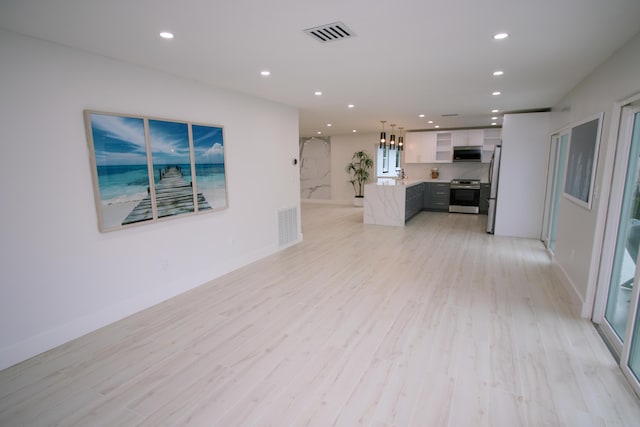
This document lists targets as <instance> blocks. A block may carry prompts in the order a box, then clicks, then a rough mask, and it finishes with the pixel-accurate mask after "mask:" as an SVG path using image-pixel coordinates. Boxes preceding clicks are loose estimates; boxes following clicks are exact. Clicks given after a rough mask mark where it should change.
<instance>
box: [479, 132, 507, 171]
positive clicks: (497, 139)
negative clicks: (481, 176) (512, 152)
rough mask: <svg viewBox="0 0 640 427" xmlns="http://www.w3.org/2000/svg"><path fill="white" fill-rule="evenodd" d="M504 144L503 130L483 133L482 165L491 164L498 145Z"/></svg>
mask: <svg viewBox="0 0 640 427" xmlns="http://www.w3.org/2000/svg"><path fill="white" fill-rule="evenodd" d="M501 142H502V129H484V130H483V132H482V163H489V162H490V161H491V155H492V154H493V151H494V150H495V148H496V145H498V144H500V143H501Z"/></svg>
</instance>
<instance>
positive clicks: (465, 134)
mask: <svg viewBox="0 0 640 427" xmlns="http://www.w3.org/2000/svg"><path fill="white" fill-rule="evenodd" d="M452 133H453V135H452V139H453V146H454V147H464V146H479V145H482V141H483V136H484V135H483V131H482V129H469V130H456V131H453V132H452Z"/></svg>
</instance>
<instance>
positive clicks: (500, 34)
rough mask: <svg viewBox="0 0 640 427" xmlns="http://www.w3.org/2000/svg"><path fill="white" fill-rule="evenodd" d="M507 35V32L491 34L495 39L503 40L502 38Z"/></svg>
mask: <svg viewBox="0 0 640 427" xmlns="http://www.w3.org/2000/svg"><path fill="white" fill-rule="evenodd" d="M507 37H509V34H507V33H498V34H496V35H495V36H493V38H494V39H496V40H503V39H506V38H507Z"/></svg>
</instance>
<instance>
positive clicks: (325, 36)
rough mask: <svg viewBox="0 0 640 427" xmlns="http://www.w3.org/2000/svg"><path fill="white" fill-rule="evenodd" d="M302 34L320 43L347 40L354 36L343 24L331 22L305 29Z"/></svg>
mask: <svg viewBox="0 0 640 427" xmlns="http://www.w3.org/2000/svg"><path fill="white" fill-rule="evenodd" d="M304 32H305V33H307V34H308V35H309V36H311V37H312V38H314V39H316V40H318V41H319V42H320V43H327V42H333V41H336V40H343V39H348V38H351V37H353V36H355V35H356V34H355V33H354V32H353V31H351V29H349V27H347V26H346V25H345V24H344V23H343V22H333V23H331V24H327V25H321V26H319V27H313V28H307V29H306V30H304Z"/></svg>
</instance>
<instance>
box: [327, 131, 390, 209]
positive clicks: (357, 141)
mask: <svg viewBox="0 0 640 427" xmlns="http://www.w3.org/2000/svg"><path fill="white" fill-rule="evenodd" d="M378 138H379V137H378ZM378 141H380V140H379V139H378ZM376 147H377V144H376V135H375V134H357V135H349V136H332V137H331V200H332V201H333V202H336V203H345V204H351V203H353V197H354V196H355V193H354V191H353V186H352V185H351V184H350V183H349V174H348V173H346V172H345V170H344V168H345V166H347V164H348V163H349V162H351V158H352V157H353V153H355V152H356V151H360V150H365V151H366V152H367V153H369V156H370V157H371V158H372V159H373V161H374V163H375V158H376ZM370 173H371V180H370V181H369V182H375V180H376V167H375V165H374V166H373V168H371V171H370Z"/></svg>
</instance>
